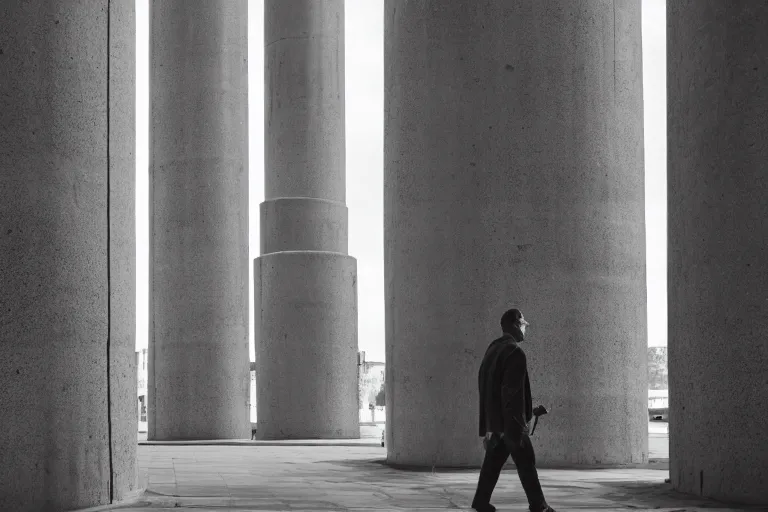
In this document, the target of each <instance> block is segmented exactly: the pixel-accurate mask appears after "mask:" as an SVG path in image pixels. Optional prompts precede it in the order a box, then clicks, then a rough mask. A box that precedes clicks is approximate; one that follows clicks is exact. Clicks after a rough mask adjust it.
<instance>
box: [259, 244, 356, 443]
mask: <svg viewBox="0 0 768 512" xmlns="http://www.w3.org/2000/svg"><path fill="white" fill-rule="evenodd" d="M356 273H357V262H356V260H355V259H354V258H352V257H350V256H346V255H343V254H338V253H332V252H318V251H292V252H280V253H274V254H266V255H264V256H262V257H260V258H257V259H256V260H255V262H254V269H253V276H254V291H255V297H254V319H255V322H256V325H257V326H259V329H258V331H257V332H256V340H255V346H256V364H257V365H258V369H257V371H256V396H257V399H256V403H257V405H258V430H257V431H256V436H257V438H258V439H312V438H336V439H338V438H356V437H359V436H360V427H359V418H358V408H357V407H358V403H357V394H358V387H357V282H356V277H355V276H356Z"/></svg>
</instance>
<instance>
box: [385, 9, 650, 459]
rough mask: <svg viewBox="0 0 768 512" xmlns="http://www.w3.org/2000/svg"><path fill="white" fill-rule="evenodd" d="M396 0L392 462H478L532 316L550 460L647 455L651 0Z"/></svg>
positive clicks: (536, 387) (389, 177) (389, 75)
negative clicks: (492, 393) (495, 403)
mask: <svg viewBox="0 0 768 512" xmlns="http://www.w3.org/2000/svg"><path fill="white" fill-rule="evenodd" d="M612 5H613V9H612V8H611V4H609V5H608V6H606V5H605V4H604V3H599V2H597V3H596V2H590V1H568V2H561V1H553V0H547V1H541V2H509V1H506V0H483V1H480V2H479V3H478V2H474V3H468V2H461V1H458V0H451V1H437V0H435V1H422V2H399V1H395V0H387V1H386V2H385V20H386V21H385V50H384V51H385V53H384V59H385V91H386V93H385V98H386V99H385V141H384V162H385V172H384V236H385V241H384V247H385V267H384V269H385V286H386V330H387V332H386V359H387V376H386V386H387V393H386V399H387V415H388V417H387V446H388V447H387V460H388V461H389V462H390V463H394V464H404V465H419V466H420V465H426V466H432V465H435V466H465V465H478V464H479V463H480V461H481V460H482V445H481V443H480V439H479V438H478V419H477V415H478V406H477V371H478V368H479V366H480V361H481V359H482V356H483V354H484V352H485V350H486V348H487V346H488V344H489V343H490V342H491V341H492V340H493V339H494V338H496V337H498V336H499V335H500V334H501V329H500V327H499V319H500V317H501V314H502V313H503V312H504V311H505V310H506V309H507V308H509V307H513V306H515V305H517V306H519V307H521V308H522V310H523V311H524V313H525V316H526V318H527V319H528V320H529V321H530V323H531V326H530V328H529V330H528V339H527V341H526V342H525V343H524V345H523V347H524V349H525V351H526V353H527V355H528V365H529V371H530V374H531V380H532V389H533V396H534V401H535V402H537V403H543V404H545V405H546V406H547V407H548V408H549V410H550V414H549V415H548V416H546V417H545V418H543V420H542V421H541V422H540V425H539V426H538V427H537V431H536V437H537V438H538V441H537V442H536V450H537V461H538V462H539V464H540V465H543V466H547V465H555V464H557V465H559V464H562V463H567V464H585V465H587V464H624V463H640V462H645V461H647V457H648V455H647V443H648V435H647V410H646V409H647V388H646V362H645V358H646V350H647V348H646V347H647V339H646V302H645V301H646V293H645V286H646V284H645V228H644V183H643V121H642V63H641V42H640V35H641V28H640V20H641V18H640V1H639V0H632V1H617V2H614V3H613V4H612Z"/></svg>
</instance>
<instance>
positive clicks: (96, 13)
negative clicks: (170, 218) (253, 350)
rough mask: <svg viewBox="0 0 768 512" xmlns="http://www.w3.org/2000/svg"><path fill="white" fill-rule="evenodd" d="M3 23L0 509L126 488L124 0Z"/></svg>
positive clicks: (62, 1) (96, 498)
mask: <svg viewBox="0 0 768 512" xmlns="http://www.w3.org/2000/svg"><path fill="white" fill-rule="evenodd" d="M1 11H2V14H0V404H2V405H0V408H1V409H2V411H3V412H2V415H3V419H2V428H0V461H2V462H0V510H13V511H17V512H24V511H39V510H72V509H79V508H85V507H91V506H97V505H103V504H108V503H111V502H117V501H122V500H124V499H126V498H127V497H129V496H130V494H131V493H132V492H134V491H135V490H136V476H137V473H136V431H137V420H138V418H137V416H136V407H135V405H134V404H135V400H136V369H135V365H134V351H135V343H136V340H135V325H136V324H135V321H136V319H135V310H136V306H135V278H136V276H135V263H134V262H135V252H136V251H135V249H136V248H135V235H134V233H135V214H134V201H135V194H134V191H135V188H134V182H135V180H134V177H135V174H134V173H135V160H134V145H135V137H134V128H135V114H134V113H135V87H136V80H135V67H136V66H135V40H136V39H135V38H136V36H135V29H136V26H135V13H134V4H133V2H108V1H107V0H103V1H96V2H93V1H88V2H86V1H78V0H46V1H42V0H34V1H31V2H7V3H4V4H3V7H2V9H1Z"/></svg>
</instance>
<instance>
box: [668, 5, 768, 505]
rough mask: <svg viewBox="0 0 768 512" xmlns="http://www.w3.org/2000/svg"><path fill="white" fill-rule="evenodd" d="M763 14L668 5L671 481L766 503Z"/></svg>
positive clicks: (745, 8) (767, 123) (766, 50)
mask: <svg viewBox="0 0 768 512" xmlns="http://www.w3.org/2000/svg"><path fill="white" fill-rule="evenodd" d="M767 20H768V4H766V3H765V2H721V1H717V0H692V1H679V0H669V2H668V3H667V37H668V41H667V69H668V70H669V71H668V75H667V76H668V79H667V80H668V82H667V101H668V107H667V108H668V121H667V123H668V137H669V142H668V148H669V151H668V157H669V161H668V167H667V173H668V177H669V191H668V204H669V206H668V212H669V213H668V215H669V227H668V233H669V235H668V237H669V273H668V286H669V301H668V302H669V404H670V408H671V410H670V417H669V441H670V477H671V479H672V485H673V486H674V487H675V488H676V489H678V490H681V491H684V492H689V493H695V494H699V495H702V496H707V497H712V498H717V499H721V500H727V501H737V502H744V503H756V504H758V503H759V504H764V505H768V448H766V438H765V432H766V425H768V308H766V290H768V245H766V240H768V220H766V219H768V199H766V198H768V174H766V162H768V139H767V138H766V134H768V116H766V109H768V89H766V84H767V83H768V66H767V65H766V62H768V31H767V30H766V21H767Z"/></svg>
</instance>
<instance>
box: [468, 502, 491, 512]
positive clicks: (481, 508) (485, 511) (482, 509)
mask: <svg viewBox="0 0 768 512" xmlns="http://www.w3.org/2000/svg"><path fill="white" fill-rule="evenodd" d="M472 508H473V509H475V510H477V512H496V507H494V506H493V505H491V504H490V503H488V504H486V505H472Z"/></svg>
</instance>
